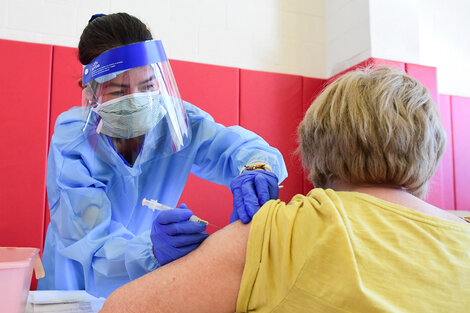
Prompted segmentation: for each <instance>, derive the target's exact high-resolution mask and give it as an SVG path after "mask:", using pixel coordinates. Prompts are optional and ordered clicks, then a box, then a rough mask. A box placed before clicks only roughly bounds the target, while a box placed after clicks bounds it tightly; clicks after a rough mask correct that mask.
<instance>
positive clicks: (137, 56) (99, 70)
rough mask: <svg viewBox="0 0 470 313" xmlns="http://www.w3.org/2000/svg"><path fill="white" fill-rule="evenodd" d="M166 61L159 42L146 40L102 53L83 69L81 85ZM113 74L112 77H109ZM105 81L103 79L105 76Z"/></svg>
mask: <svg viewBox="0 0 470 313" xmlns="http://www.w3.org/2000/svg"><path fill="white" fill-rule="evenodd" d="M165 61H168V58H167V57H166V54H165V50H164V49H163V45H162V42H161V41H160V40H147V41H143V42H139V43H135V44H131V45H127V46H122V47H118V48H115V49H111V50H108V51H105V52H103V53H102V54H100V55H99V56H97V57H96V58H94V59H93V60H92V61H91V62H90V63H89V64H87V65H86V66H85V67H84V68H83V84H84V85H86V84H88V83H89V82H90V81H92V80H94V79H96V80H97V81H99V80H100V79H99V78H100V77H102V80H103V81H106V80H109V79H111V78H114V77H115V76H116V75H118V74H119V73H117V72H120V73H122V72H123V71H125V70H128V69H130V68H134V67H139V66H144V65H148V64H152V63H160V62H165ZM110 74H114V75H110ZM105 75H107V76H108V77H106V78H107V79H104V78H105V77H103V76H105Z"/></svg>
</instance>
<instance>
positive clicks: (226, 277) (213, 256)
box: [102, 221, 250, 313]
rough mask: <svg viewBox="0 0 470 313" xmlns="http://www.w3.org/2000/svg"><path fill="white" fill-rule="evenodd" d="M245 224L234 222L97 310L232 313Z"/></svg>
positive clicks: (242, 260)
mask: <svg viewBox="0 0 470 313" xmlns="http://www.w3.org/2000/svg"><path fill="white" fill-rule="evenodd" d="M249 233H250V224H246V225H245V224H242V223H241V222H239V221H238V222H235V223H232V224H230V225H228V226H227V227H225V228H223V229H221V230H219V231H218V232H216V233H214V234H212V235H211V236H209V237H208V238H207V239H206V240H205V241H204V242H203V243H202V244H201V246H200V247H199V248H198V249H196V250H194V251H193V252H191V253H190V254H188V255H187V256H185V257H183V258H181V259H179V260H176V261H174V262H171V263H169V264H167V265H165V266H162V267H160V268H159V269H157V270H155V271H153V272H151V273H149V274H147V275H144V276H142V277H140V278H138V279H136V280H134V281H132V282H130V283H128V284H126V285H124V286H123V287H121V288H119V289H117V290H116V291H115V292H113V293H112V294H111V295H110V296H109V297H108V299H107V301H106V303H105V306H104V307H103V311H102V312H113V313H118V312H234V311H235V307H236V301H237V297H238V290H239V288H240V282H241V277H242V274H243V269H244V265H245V255H246V246H247V241H248V236H249Z"/></svg>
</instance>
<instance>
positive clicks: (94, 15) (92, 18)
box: [88, 13, 106, 24]
mask: <svg viewBox="0 0 470 313" xmlns="http://www.w3.org/2000/svg"><path fill="white" fill-rule="evenodd" d="M105 15H106V14H102V13H98V14H93V15H92V16H91V18H90V20H89V21H88V24H90V23H91V22H92V21H93V20H94V19H96V18H98V17H101V16H105Z"/></svg>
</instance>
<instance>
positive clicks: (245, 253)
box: [103, 67, 470, 313]
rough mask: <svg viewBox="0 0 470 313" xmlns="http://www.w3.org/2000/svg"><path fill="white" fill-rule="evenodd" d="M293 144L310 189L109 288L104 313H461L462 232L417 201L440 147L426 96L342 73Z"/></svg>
mask: <svg viewBox="0 0 470 313" xmlns="http://www.w3.org/2000/svg"><path fill="white" fill-rule="evenodd" d="M299 141H300V147H299V150H300V152H301V154H302V160H303V163H304V166H305V167H306V168H307V169H308V170H309V171H310V176H309V177H310V179H311V180H312V182H313V183H314V185H315V186H316V187H317V188H315V189H313V190H312V191H310V192H309V193H308V194H307V195H306V196H303V195H296V196H295V197H294V198H292V200H291V201H290V202H289V203H288V204H286V203H284V202H281V201H279V200H272V201H270V202H268V203H266V204H265V205H264V206H263V207H262V208H261V209H260V211H259V212H258V213H257V214H256V215H255V217H254V218H253V221H252V222H251V224H247V225H244V224H242V223H240V222H235V223H233V224H231V225H229V226H227V227H226V228H224V229H222V230H221V231H219V232H217V233H215V234H213V235H212V236H210V237H209V238H208V239H206V241H205V242H204V243H203V244H202V245H201V246H200V248H198V249H197V250H195V251H193V252H192V253H190V254H188V255H187V256H186V257H183V258H181V259H179V260H177V261H174V262H172V263H170V264H168V265H166V266H163V267H161V268H159V269H157V270H155V271H154V272H152V273H149V274H147V275H145V276H142V277H141V278H139V279H137V280H135V281H133V282H130V283H129V284H127V285H125V286H123V287H121V288H119V289H117V290H116V291H115V292H113V293H112V294H111V295H110V296H109V298H108V299H107V301H106V303H105V305H104V307H103V312H112V313H117V312H173V313H174V312H204V313H207V312H234V311H237V312H251V311H253V312H464V311H466V312H468V310H470V285H469V282H470V224H467V223H466V222H465V221H464V220H461V219H459V218H457V217H455V216H454V215H451V214H449V213H447V212H446V211H444V210H441V209H439V208H437V207H434V206H432V205H430V204H428V203H426V202H424V201H423V200H421V199H422V198H423V197H424V196H425V194H426V190H427V186H428V183H429V180H430V179H431V177H432V176H433V174H434V172H435V170H436V167H437V165H438V163H439V160H440V159H441V156H442V154H443V152H444V147H445V141H446V139H445V133H444V131H443V128H442V125H441V123H440V122H439V114H438V112H437V108H436V104H435V103H434V101H433V100H432V99H431V96H430V94H429V92H428V90H427V89H426V88H424V87H423V86H422V85H421V84H420V83H419V82H418V81H416V80H415V79H413V78H411V77H410V76H408V75H407V74H405V73H403V72H401V71H398V70H394V69H389V68H385V67H383V68H377V69H366V70H362V71H355V72H350V73H347V74H345V75H344V76H342V77H340V78H339V79H338V80H336V81H335V82H333V83H332V84H331V85H329V86H328V87H327V88H326V89H325V90H324V91H323V92H322V94H321V95H320V96H319V97H318V98H317V99H316V100H315V101H314V102H313V103H312V105H311V107H310V108H309V110H308V111H307V113H306V115H305V118H304V120H303V121H302V123H301V124H300V126H299Z"/></svg>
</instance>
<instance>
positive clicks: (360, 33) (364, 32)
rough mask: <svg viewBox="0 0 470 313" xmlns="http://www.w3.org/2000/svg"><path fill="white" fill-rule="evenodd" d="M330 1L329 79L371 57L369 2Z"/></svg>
mask: <svg viewBox="0 0 470 313" xmlns="http://www.w3.org/2000/svg"><path fill="white" fill-rule="evenodd" d="M325 1H326V67H327V69H326V72H327V75H326V77H327V78H329V77H331V76H333V75H334V74H337V73H339V72H341V71H343V70H345V69H347V68H350V67H351V66H353V65H356V64H357V63H359V62H361V61H364V60H366V59H368V58H369V57H370V55H371V42H370V32H369V29H370V24H369V0H325Z"/></svg>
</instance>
